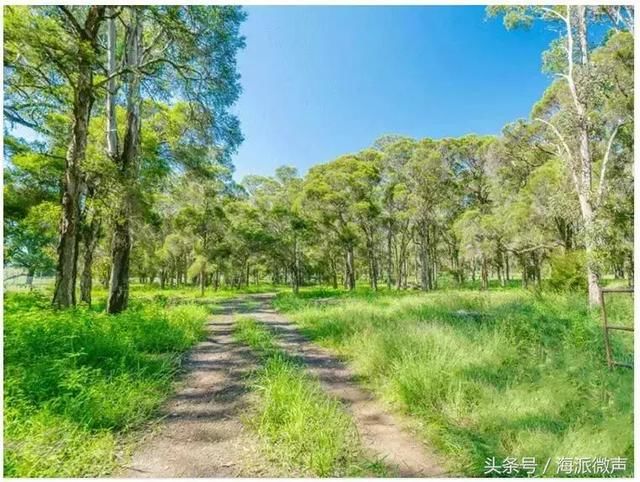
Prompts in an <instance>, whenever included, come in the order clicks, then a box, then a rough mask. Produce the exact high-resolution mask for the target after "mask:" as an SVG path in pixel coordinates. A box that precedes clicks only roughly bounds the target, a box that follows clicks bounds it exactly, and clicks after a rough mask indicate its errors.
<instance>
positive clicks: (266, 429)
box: [234, 318, 385, 477]
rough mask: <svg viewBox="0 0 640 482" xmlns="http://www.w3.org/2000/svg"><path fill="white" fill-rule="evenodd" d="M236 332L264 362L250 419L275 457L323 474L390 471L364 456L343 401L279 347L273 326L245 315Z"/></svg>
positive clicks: (255, 384)
mask: <svg viewBox="0 0 640 482" xmlns="http://www.w3.org/2000/svg"><path fill="white" fill-rule="evenodd" d="M234 336H235V338H236V339H237V340H238V341H240V342H241V343H244V344H247V345H249V346H250V347H251V348H252V349H253V350H254V351H255V352H256V353H257V354H258V355H259V356H260V358H261V360H262V362H263V363H262V366H261V368H260V369H259V370H258V371H257V372H256V373H255V374H254V377H255V378H254V382H253V383H254V387H255V388H256V391H257V394H258V397H259V402H258V409H257V412H256V413H255V414H253V416H252V417H251V419H250V422H249V423H250V425H251V426H253V427H254V428H255V430H256V431H257V432H258V433H259V434H260V435H261V436H262V437H263V438H264V439H265V441H266V443H265V447H266V448H267V451H268V452H271V455H272V458H273V460H274V461H277V462H278V463H280V464H282V465H283V466H285V467H288V468H295V469H298V470H302V471H303V472H304V473H305V474H308V475H313V476H317V477H329V476H331V477H341V476H367V475H369V476H371V475H382V476H383V475H385V469H384V466H383V465H382V464H380V463H379V462H372V461H368V460H367V459H365V458H364V457H363V455H362V453H361V450H360V448H359V442H358V435H357V431H356V428H355V426H354V424H353V421H352V420H351V418H350V417H349V415H348V414H347V413H346V412H345V410H344V408H343V407H342V405H341V404H340V403H339V402H338V401H336V400H334V399H332V398H330V397H328V396H327V395H326V394H325V393H324V392H323V391H322V388H321V387H320V385H319V383H318V382H316V381H314V380H312V379H311V378H309V377H308V376H307V375H306V374H305V373H304V369H303V367H302V366H301V365H300V364H299V363H298V362H297V361H296V360H295V359H293V358H291V357H288V356H287V355H286V354H284V353H283V352H282V351H281V350H279V349H278V347H277V346H276V344H275V340H274V338H273V335H272V334H271V333H270V332H268V331H267V329H265V328H264V327H262V326H260V325H259V324H258V323H256V322H255V321H254V320H252V319H249V318H240V319H239V320H237V321H236V324H235V327H234Z"/></svg>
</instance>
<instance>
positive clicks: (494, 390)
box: [275, 290, 633, 476]
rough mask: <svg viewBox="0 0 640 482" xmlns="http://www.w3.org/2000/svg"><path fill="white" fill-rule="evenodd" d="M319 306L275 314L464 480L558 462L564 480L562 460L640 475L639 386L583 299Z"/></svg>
mask: <svg viewBox="0 0 640 482" xmlns="http://www.w3.org/2000/svg"><path fill="white" fill-rule="evenodd" d="M317 297H320V298H325V299H326V298H327V296H326V293H325V292H323V293H317V294H316V293H314V292H307V293H306V294H305V295H304V296H303V297H294V296H292V295H288V294H280V295H279V297H278V299H277V300H276V302H275V304H276V306H277V307H278V308H279V309H281V310H284V311H289V312H290V313H291V314H292V316H293V318H294V319H295V320H296V321H297V322H298V324H299V325H300V327H301V328H302V329H303V331H304V332H305V333H306V335H307V336H309V337H310V338H312V339H314V340H316V341H317V342H319V343H321V344H324V345H326V346H329V347H331V348H333V349H334V350H336V351H337V352H338V353H340V354H342V355H343V356H344V357H346V358H347V359H348V360H350V362H351V364H352V365H353V367H354V368H355V369H356V371H357V372H358V374H359V375H361V376H362V377H363V378H364V380H365V381H366V383H368V384H369V385H371V387H372V388H374V389H375V390H376V391H377V392H378V393H379V394H380V395H381V396H382V397H384V398H385V399H387V400H389V401H390V402H391V403H392V404H394V405H395V406H396V407H397V408H398V409H400V410H402V411H404V412H406V413H408V414H410V415H411V416H413V418H414V420H416V421H418V422H420V424H419V425H420V426H421V427H423V436H424V437H425V439H428V440H430V441H433V442H435V443H436V444H437V446H438V447H439V448H440V450H441V451H442V452H444V453H445V454H447V455H448V459H449V461H450V463H451V469H452V470H454V471H456V472H461V473H464V474H467V475H473V476H477V475H482V474H483V473H484V470H485V461H486V459H487V458H490V457H496V460H498V461H500V460H503V459H504V458H506V457H516V458H518V459H520V458H522V457H536V458H537V460H539V461H543V462H542V463H543V464H544V463H545V461H546V460H547V459H548V458H551V459H552V460H551V467H550V469H549V472H548V473H547V475H556V466H555V462H556V461H557V457H627V458H628V459H629V463H628V469H627V471H626V473H625V475H627V476H628V475H630V474H631V473H632V458H633V398H632V392H633V374H632V371H630V370H624V369H616V370H613V371H609V370H608V369H607V366H606V362H605V360H604V348H603V339H602V330H601V327H600V321H599V318H598V317H597V316H595V315H594V314H592V313H590V312H589V310H588V309H587V307H586V306H585V303H584V301H583V297H582V296H579V297H577V296H571V295H545V296H540V295H534V294H531V293H529V292H526V291H523V290H505V291H501V292H488V293H478V292H471V291H447V292H435V293H431V294H426V295H415V294H414V295H404V296H401V297H397V298H395V297H394V296H392V295H390V293H389V292H387V293H384V294H380V295H376V294H372V293H364V294H362V295H360V294H355V295H349V296H347V297H338V298H337V299H338V300H339V301H337V302H330V303H326V302H322V303H318V302H315V301H314V298H317ZM617 303H618V305H612V309H613V311H614V312H616V313H615V314H614V315H613V318H616V317H622V318H624V317H628V316H629V315H630V314H631V313H632V310H631V309H630V301H629V299H627V301H626V302H625V301H623V300H618V301H617ZM625 303H626V304H625ZM627 323H631V320H627ZM614 342H615V343H616V350H618V351H620V350H624V346H623V344H622V343H619V342H617V341H616V340H614ZM618 475H620V474H618Z"/></svg>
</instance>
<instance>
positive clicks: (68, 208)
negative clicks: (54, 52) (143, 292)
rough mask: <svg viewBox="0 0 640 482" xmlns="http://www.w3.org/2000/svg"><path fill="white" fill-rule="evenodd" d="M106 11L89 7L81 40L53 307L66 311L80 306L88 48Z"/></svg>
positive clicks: (89, 78)
mask: <svg viewBox="0 0 640 482" xmlns="http://www.w3.org/2000/svg"><path fill="white" fill-rule="evenodd" d="M104 8H105V7H104V6H95V5H94V6H92V7H90V8H89V11H88V13H87V16H86V19H85V21H84V28H83V33H82V34H80V36H81V38H80V39H79V40H78V45H79V48H78V50H79V51H78V59H79V60H78V70H77V80H76V84H75V85H74V86H73V108H72V112H73V127H72V136H71V141H70V143H69V147H68V149H67V155H66V157H65V168H64V178H63V181H62V216H61V219H60V229H59V231H60V240H59V242H58V262H57V266H56V282H55V287H54V291H53V300H52V304H53V306H55V307H57V308H66V307H69V306H73V305H75V303H76V276H77V265H78V244H79V238H80V236H79V230H80V198H81V196H82V190H83V186H82V172H81V168H82V166H81V164H82V162H83V161H84V158H85V154H86V148H87V135H88V131H89V118H90V116H91V107H92V106H93V100H94V97H93V65H92V62H91V60H90V59H89V58H87V57H88V56H87V55H86V52H85V51H84V49H86V46H87V45H88V46H90V47H91V48H92V49H94V50H95V49H96V48H97V36H98V31H99V27H100V23H101V22H102V13H103V11H104Z"/></svg>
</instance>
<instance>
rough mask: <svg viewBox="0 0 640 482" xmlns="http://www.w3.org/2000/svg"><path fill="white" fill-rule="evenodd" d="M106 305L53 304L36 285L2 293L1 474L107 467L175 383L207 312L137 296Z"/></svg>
mask: <svg viewBox="0 0 640 482" xmlns="http://www.w3.org/2000/svg"><path fill="white" fill-rule="evenodd" d="M102 305H103V302H101V303H98V304H97V305H96V306H95V307H94V308H92V309H89V308H77V309H73V310H66V311H55V310H53V309H52V308H51V307H50V305H49V299H48V297H47V298H45V296H44V295H43V294H39V293H38V292H34V293H5V302H4V448H5V451H4V475H5V476H9V477H54V476H55V477H80V476H83V477H85V476H104V475H108V474H110V473H111V472H112V471H113V470H114V469H115V468H116V466H117V464H118V461H119V456H120V455H122V453H121V452H122V451H123V448H126V443H125V442H126V440H127V437H128V436H129V435H130V434H131V433H132V431H134V430H135V429H137V428H139V427H140V426H141V425H142V424H143V423H144V422H145V421H146V420H148V419H149V418H150V417H152V416H153V415H154V414H155V413H156V411H157V409H158V407H159V405H160V404H161V403H162V402H163V401H164V400H165V399H166V397H167V396H169V394H170V393H171V392H172V382H173V380H174V379H175V375H176V372H177V370H178V369H179V368H180V362H181V355H182V354H183V353H184V352H185V351H186V350H187V349H188V348H189V347H191V346H192V345H193V344H194V343H196V342H197V341H198V340H199V339H201V338H202V336H203V334H204V328H203V327H204V322H205V320H206V318H207V314H208V312H207V310H206V309H205V308H204V307H200V306H194V305H179V306H164V304H162V303H159V302H149V301H145V302H144V303H142V302H139V301H134V302H132V305H131V307H130V308H129V309H128V310H127V311H126V312H124V313H122V314H120V315H116V316H109V315H106V314H104V313H103V312H102V310H101V309H102V307H103V306H102Z"/></svg>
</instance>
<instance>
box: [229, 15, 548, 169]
mask: <svg viewBox="0 0 640 482" xmlns="http://www.w3.org/2000/svg"><path fill="white" fill-rule="evenodd" d="M246 10H247V12H248V18H247V20H246V22H245V23H244V25H243V28H242V31H243V33H244V35H245V36H246V41H247V46H246V48H245V50H244V51H242V52H241V53H240V55H239V59H238V67H239V71H240V74H241V75H242V79H241V83H242V86H243V94H242V96H241V98H240V100H239V102H238V104H237V106H236V107H235V109H234V110H235V111H236V113H237V114H238V115H239V118H240V122H241V124H242V130H243V134H244V136H245V141H244V143H243V144H242V146H241V147H240V149H239V152H238V154H237V155H236V156H235V157H234V164H235V166H236V175H235V177H236V178H237V179H238V180H240V179H242V177H243V176H244V175H246V174H263V175H271V174H272V173H273V171H274V169H275V168H276V167H278V166H281V165H291V166H295V167H297V168H298V169H299V170H300V172H301V173H304V172H306V170H307V169H308V168H309V167H310V166H312V165H314V164H317V163H321V162H327V161H330V160H332V159H334V158H336V157H338V156H339V155H342V154H346V153H349V152H355V151H358V150H360V149H362V148H365V147H368V146H370V145H371V144H372V143H373V141H374V140H375V139H376V138H378V137H379V136H380V135H383V134H391V133H393V134H402V135H407V136H412V137H416V138H422V137H434V138H439V137H448V136H458V135H462V134H466V133H472V132H473V133H478V134H497V133H499V132H500V129H501V128H502V126H503V125H504V124H505V123H507V122H510V121H513V120H515V119H517V118H520V117H526V116H528V114H529V111H530V109H531V106H532V105H533V103H534V102H535V101H536V100H537V99H539V98H540V96H541V94H542V93H543V91H544V89H545V88H546V87H547V86H548V85H549V83H550V81H551V79H550V78H549V77H548V76H547V75H545V74H542V72H541V62H542V61H541V58H542V57H541V55H542V52H543V51H544V50H545V49H546V48H547V46H548V45H549V42H550V41H551V40H552V39H553V38H554V37H555V34H554V33H553V32H551V31H549V30H545V29H544V28H543V27H542V26H536V27H534V28H533V29H532V30H530V31H511V32H509V31H506V30H505V28H504V27H503V25H502V20H501V19H498V18H494V19H489V20H486V19H485V12H484V7H467V6H458V7H433V6H424V7H260V6H255V7H247V9H246Z"/></svg>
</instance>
